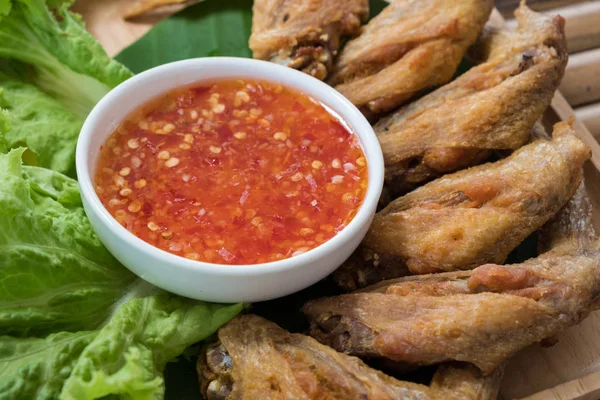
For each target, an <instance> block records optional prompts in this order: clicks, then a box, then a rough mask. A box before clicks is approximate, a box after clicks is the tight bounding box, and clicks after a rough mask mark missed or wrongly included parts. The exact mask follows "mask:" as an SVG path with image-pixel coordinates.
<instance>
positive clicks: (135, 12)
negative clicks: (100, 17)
mask: <svg viewBox="0 0 600 400" xmlns="http://www.w3.org/2000/svg"><path fill="white" fill-rule="evenodd" d="M193 2H195V1H194V0H134V1H133V2H132V4H131V5H130V6H129V7H128V8H127V9H126V10H125V13H124V14H123V18H125V19H133V18H136V17H139V16H140V15H143V14H145V13H147V12H149V11H152V10H154V9H156V8H160V7H164V6H169V5H173V4H183V3H193Z"/></svg>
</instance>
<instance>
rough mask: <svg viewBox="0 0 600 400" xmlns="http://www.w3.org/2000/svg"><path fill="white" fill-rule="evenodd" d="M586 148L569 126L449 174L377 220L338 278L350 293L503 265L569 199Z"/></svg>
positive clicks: (561, 125)
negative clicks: (391, 281) (393, 282)
mask: <svg viewBox="0 0 600 400" xmlns="http://www.w3.org/2000/svg"><path fill="white" fill-rule="evenodd" d="M589 157H590V151H589V149H588V148H587V147H586V146H585V145H584V144H583V143H582V142H581V141H580V140H579V139H577V138H576V137H575V136H574V131H573V128H572V126H571V125H569V123H567V122H562V123H559V124H557V125H555V128H554V134H553V139H552V140H544V139H540V140H536V141H534V142H533V143H531V144H528V145H526V146H524V147H522V148H521V149H519V150H517V151H516V152H514V153H513V154H512V155H511V156H509V157H507V158H505V159H503V160H500V161H498V162H495V163H489V164H484V165H480V166H477V167H472V168H470V169H468V170H464V171H459V172H456V173H454V174H450V175H446V176H444V177H441V178H439V179H437V180H435V181H433V182H430V183H428V184H427V185H425V186H423V187H421V188H419V189H417V190H415V191H413V192H411V193H409V194H407V195H405V196H403V197H400V198H398V199H396V200H395V201H393V202H392V203H390V204H389V205H388V206H387V207H386V208H384V209H383V210H381V211H380V212H379V213H377V214H376V216H375V218H374V221H373V224H372V225H371V227H370V229H369V232H368V233H367V235H366V237H365V239H364V240H363V242H362V243H361V245H360V246H359V248H358V249H357V251H356V252H355V253H354V254H353V255H352V256H351V257H350V259H349V260H348V261H346V262H345V263H344V264H343V265H342V267H340V268H339V269H338V270H337V271H336V272H335V273H334V278H335V279H336V281H337V282H338V284H339V285H340V286H341V287H342V288H344V289H346V290H355V289H357V288H360V287H365V286H367V285H369V284H372V283H375V282H378V281H381V280H383V279H390V278H395V277H399V276H403V275H407V274H408V272H409V271H410V272H411V273H413V274H425V273H433V272H443V271H456V270H465V269H472V268H474V267H476V266H478V265H482V264H485V263H503V262H504V261H505V259H506V257H507V256H508V254H509V253H510V252H511V251H512V250H513V249H514V248H515V247H516V246H517V245H518V244H520V243H521V242H522V241H523V240H524V239H525V238H526V237H527V236H529V235H530V234H531V233H533V232H534V231H535V230H537V229H538V228H540V227H541V226H542V225H543V224H544V223H546V222H547V221H548V220H549V219H550V218H551V217H552V216H553V215H554V214H556V213H557V212H558V210H559V209H560V208H561V207H562V206H564V205H565V204H566V202H567V201H568V200H569V199H570V198H571V196H572V195H573V193H574V192H575V190H576V189H577V187H578V185H579V183H580V182H581V176H582V170H581V168H582V166H583V163H584V162H585V161H586V160H587V159H588V158H589Z"/></svg>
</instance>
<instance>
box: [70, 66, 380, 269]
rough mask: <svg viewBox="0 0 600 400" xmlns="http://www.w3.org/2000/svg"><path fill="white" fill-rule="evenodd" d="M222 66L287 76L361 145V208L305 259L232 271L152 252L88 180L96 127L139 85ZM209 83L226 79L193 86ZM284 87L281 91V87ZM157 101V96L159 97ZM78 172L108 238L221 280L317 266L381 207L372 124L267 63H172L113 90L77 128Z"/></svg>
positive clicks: (344, 102) (322, 87) (322, 88)
mask: <svg viewBox="0 0 600 400" xmlns="http://www.w3.org/2000/svg"><path fill="white" fill-rule="evenodd" d="M223 63H226V64H228V66H232V65H233V66H234V67H235V68H237V69H239V75H236V76H231V78H242V79H244V78H247V79H257V80H264V81H270V79H269V78H259V77H256V76H254V77H253V76H252V72H251V71H250V70H251V69H255V70H256V69H261V70H263V71H264V73H263V75H268V72H269V71H272V72H276V73H278V74H288V75H291V77H293V79H294V81H296V82H299V83H298V84H297V87H296V90H298V91H300V92H303V93H304V94H305V95H308V96H311V97H313V98H315V99H316V100H318V101H319V102H320V103H321V104H322V105H324V106H325V107H326V108H327V110H328V111H329V112H330V113H333V114H334V115H335V116H336V117H338V118H339V119H340V121H341V122H342V123H343V124H344V125H345V126H346V128H348V129H349V130H350V131H351V132H352V133H353V134H355V135H356V136H357V138H358V140H359V143H360V144H361V148H362V150H363V153H364V155H365V158H366V160H367V166H368V184H367V191H366V194H365V197H364V199H363V202H362V204H361V205H360V207H359V208H358V210H357V212H356V215H355V216H354V218H353V219H352V220H351V221H350V223H349V224H348V225H346V226H345V227H344V228H343V229H342V230H341V231H340V232H338V233H337V234H336V235H335V236H333V237H332V238H331V239H329V240H327V241H326V242H324V243H322V244H321V245H319V246H317V247H315V248H313V249H310V250H308V251H307V252H305V253H303V254H300V255H298V256H294V257H288V258H285V259H282V260H276V261H271V262H267V263H261V264H233V265H232V264H217V263H208V262H204V261H197V260H190V259H187V258H185V257H182V256H178V255H175V254H172V253H169V252H167V251H165V250H162V249H160V248H158V247H155V246H153V245H151V244H150V243H147V242H145V241H144V240H142V239H140V238H138V237H137V236H136V235H135V234H133V233H132V232H130V231H128V230H127V229H126V228H125V227H124V226H122V225H121V224H120V223H118V222H117V220H116V219H115V218H114V217H113V216H112V215H111V214H110V213H109V211H108V210H107V209H106V207H105V206H104V205H103V204H102V202H101V201H100V199H99V197H98V195H97V193H96V191H95V189H94V185H93V178H92V171H93V169H92V170H91V169H90V168H88V158H89V153H90V150H91V146H92V143H91V142H92V137H93V135H94V133H95V130H96V127H97V126H98V125H99V124H100V123H102V121H103V117H104V114H106V113H108V112H109V111H110V109H111V108H113V107H114V104H115V103H118V102H119V100H120V98H121V97H122V96H123V95H124V94H125V93H128V92H130V91H132V90H135V89H136V87H137V86H138V85H141V84H142V83H144V82H148V81H149V80H152V79H153V78H154V77H156V76H157V75H160V74H163V73H165V71H171V73H173V74H176V71H177V70H180V69H185V68H187V67H190V66H191V67H195V68H208V67H212V68H214V67H216V66H218V65H220V64H223ZM211 79H227V78H226V77H218V78H211V77H210V76H206V77H199V78H198V79H197V80H196V82H198V83H200V82H203V81H210V80H211ZM271 81H273V80H271ZM192 84H193V83H192ZM283 85H284V86H285V84H283ZM181 86H183V85H173V87H172V88H170V89H167V90H165V91H163V92H162V93H168V91H169V90H174V89H177V88H178V87H181ZM299 86H304V87H307V86H310V87H311V89H310V91H311V92H329V93H328V95H329V97H331V100H330V101H329V102H325V101H324V100H322V99H321V98H320V97H322V96H323V93H321V95H317V94H311V93H307V91H308V88H307V91H306V92H305V91H303V90H302V89H298V87H299ZM158 96H160V94H159V95H158ZM155 97H156V96H155ZM150 100H152V97H149V98H146V99H144V101H141V102H140V103H139V104H138V105H136V108H138V107H140V106H142V105H143V104H145V103H147V102H148V101H150ZM332 103H336V104H332ZM336 109H337V110H340V111H341V110H343V112H338V111H336ZM341 114H346V117H342V115H341ZM105 140H106V139H105ZM92 168H95V167H92ZM76 171H77V178H78V182H79V187H80V191H81V196H82V198H83V199H84V201H87V204H88V205H89V208H90V209H91V212H93V213H95V214H96V216H98V217H99V220H100V222H101V223H103V224H104V225H105V226H106V227H107V228H108V230H109V231H110V232H111V234H113V235H116V236H117V238H118V239H119V240H121V241H123V242H126V243H127V244H128V245H129V246H131V247H133V248H134V249H135V250H137V251H138V252H142V253H145V254H146V255H148V256H150V257H151V258H153V259H155V260H156V261H157V262H160V263H165V264H169V265H170V266H172V265H174V264H176V265H177V266H178V267H179V268H183V269H187V270H192V271H196V272H202V273H209V274H218V275H222V276H240V275H243V276H257V275H263V274H269V273H274V272H281V271H285V270H290V269H294V268H297V267H298V266H301V265H305V264H307V263H310V262H312V261H314V260H319V259H321V258H323V257H325V256H326V255H327V254H329V253H332V252H336V251H338V250H339V249H340V248H342V247H343V246H344V244H345V243H346V242H348V241H349V240H350V239H351V238H352V236H353V235H355V234H357V232H358V231H359V229H360V227H361V226H363V225H364V224H365V223H369V222H370V219H371V218H372V215H373V214H374V212H375V210H376V208H377V204H378V202H379V197H380V195H381V191H382V188H383V179H384V163H383V153H382V151H381V147H380V145H379V141H378V139H377V136H376V135H375V132H374V130H373V128H372V126H371V124H370V123H369V122H368V121H367V119H366V118H365V117H364V116H363V114H362V113H361V112H360V111H359V110H358V109H357V108H356V107H355V106H354V104H352V103H351V102H350V101H349V100H348V99H346V98H345V97H344V96H343V95H342V94H341V93H339V92H338V91H336V90H335V89H334V88H333V87H331V86H329V85H327V84H325V83H324V82H322V81H320V80H318V79H316V78H314V77H312V76H310V75H307V74H305V73H303V72H300V71H297V70H295V69H292V68H288V67H285V66H281V65H278V64H274V63H271V62H267V61H261V60H254V59H248V58H237V57H207V58H193V59H187V60H182V61H175V62H172V63H168V64H164V65H161V66H158V67H154V68H152V69H149V70H147V71H144V72H142V73H140V74H137V75H135V76H133V77H132V78H129V79H127V80H126V81H124V82H123V83H121V84H120V85H118V86H117V87H115V88H114V89H112V90H111V91H110V92H109V93H108V94H106V95H105V96H104V97H103V98H102V99H101V100H100V101H99V102H98V103H97V104H96V105H95V106H94V108H93V109H92V111H91V112H90V113H89V115H88V116H87V118H86V120H85V122H84V124H83V126H82V128H81V131H80V135H79V138H78V141H77V149H76ZM87 212H88V210H87V209H86V213H87Z"/></svg>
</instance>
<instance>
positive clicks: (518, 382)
mask: <svg viewBox="0 0 600 400" xmlns="http://www.w3.org/2000/svg"><path fill="white" fill-rule="evenodd" d="M517 2H518V1H517V0H504V1H500V6H501V10H502V11H504V12H505V13H506V10H507V9H508V7H509V6H510V7H513V6H514V4H515V3H517ZM531 3H532V4H533V6H534V8H542V9H544V8H547V7H548V6H549V5H552V6H556V5H561V6H562V5H564V3H565V1H564V0H562V1H531ZM569 3H573V0H570V1H569ZM127 6H128V1H121V0H79V1H77V2H76V3H75V6H74V9H75V11H77V12H79V13H81V14H82V15H83V16H84V19H85V21H86V22H87V27H88V29H89V30H90V32H92V34H93V35H94V36H95V37H96V38H98V40H99V41H100V42H101V43H102V44H103V45H104V47H105V48H106V49H107V51H108V52H109V54H110V55H114V54H116V53H117V52H118V51H119V50H120V49H122V48H123V47H124V46H126V45H127V44H129V43H131V42H133V41H135V40H136V39H137V38H139V37H140V36H142V35H143V34H144V33H145V32H146V31H147V30H148V29H149V28H150V27H151V26H152V25H153V24H154V23H156V21H158V20H160V19H161V18H164V17H165V16H167V15H169V13H171V12H173V8H171V9H169V10H167V11H165V12H164V13H159V14H154V15H152V16H150V17H147V18H145V19H143V20H139V21H136V23H128V22H125V21H123V20H122V19H121V17H120V16H121V15H122V14H123V11H124V9H125V8H126V7H127ZM547 12H549V13H557V12H559V13H561V14H562V15H563V16H565V17H566V18H567V36H568V38H569V45H570V46H571V48H572V49H574V50H575V51H576V53H575V54H574V55H573V56H572V57H571V60H570V62H569V67H568V70H567V73H566V76H565V79H564V81H563V84H562V86H561V91H564V93H565V95H566V97H567V99H569V100H571V101H573V102H574V104H578V105H579V104H582V105H583V104H584V102H589V103H590V104H587V105H585V106H582V107H578V108H576V109H575V113H576V114H577V116H578V117H579V118H580V119H582V120H584V121H585V122H586V123H590V124H591V125H590V126H591V127H592V128H593V129H597V130H595V132H596V134H597V135H600V129H599V128H600V126H599V125H600V123H599V122H598V121H599V120H600V119H599V118H598V117H599V116H600V91H599V90H598V89H600V86H597V84H600V79H598V78H600V77H599V76H598V75H597V74H598V73H599V72H600V68H599V65H600V63H599V60H600V57H599V55H600V53H599V51H600V50H593V49H592V48H594V47H600V1H595V2H589V1H588V2H582V1H576V2H575V4H571V5H568V6H566V7H563V8H560V9H559V10H554V9H553V10H550V11H547ZM491 21H492V23H494V24H495V25H498V24H503V23H504V21H503V18H502V16H501V14H500V13H499V12H497V11H496V12H495V13H494V14H493V15H492V19H491ZM507 24H508V25H511V24H513V22H511V21H508V22H507ZM588 88H590V89H588ZM571 116H573V110H572V109H571V107H570V106H569V104H568V103H567V101H566V100H565V97H563V96H562V94H560V93H557V94H556V96H555V98H554V100H553V103H552V108H551V109H549V110H548V112H547V113H546V115H545V116H544V122H545V123H547V124H552V123H553V122H556V121H558V120H559V119H562V120H566V119H568V118H570V117H571ZM594 121H595V122H594ZM594 124H598V125H594ZM576 129H577V131H578V134H579V136H580V138H581V139H582V140H583V141H584V142H585V143H586V144H587V145H588V146H589V147H590V148H591V149H592V152H593V158H592V161H591V162H589V163H588V164H587V165H586V168H585V177H586V184H587V188H588V191H589V192H590V195H591V197H592V199H593V200H594V207H595V210H596V213H595V215H594V217H595V222H596V227H597V228H600V146H599V145H598V142H597V141H596V140H595V139H594V137H593V136H592V135H591V134H590V132H589V131H588V130H587V129H586V128H585V126H583V125H582V124H581V123H580V122H577V123H576ZM500 396H501V399H503V400H508V399H515V398H526V399H528V400H542V399H558V400H567V399H569V400H570V399H580V400H597V399H600V312H596V313H593V314H592V315H591V316H590V317H589V318H588V319H586V320H585V321H584V322H583V323H582V324H580V325H578V326H576V327H572V328H571V329H569V330H567V331H566V332H564V333H563V334H562V335H561V336H560V341H559V343H558V344H557V345H555V346H554V347H552V348H547V349H543V348H541V347H540V346H538V345H535V346H531V347H530V348H528V349H525V350H524V351H522V352H521V353H519V354H518V355H517V356H516V357H515V358H514V359H513V360H511V361H510V363H509V365H508V367H507V368H506V374H505V379H504V383H503V386H502V388H501V394H500Z"/></svg>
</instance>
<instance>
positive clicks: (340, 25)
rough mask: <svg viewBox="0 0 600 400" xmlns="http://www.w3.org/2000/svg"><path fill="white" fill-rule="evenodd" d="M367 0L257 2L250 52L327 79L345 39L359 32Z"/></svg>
mask: <svg viewBox="0 0 600 400" xmlns="http://www.w3.org/2000/svg"><path fill="white" fill-rule="evenodd" d="M368 12H369V4H368V1H367V0H347V1H343V2H339V1H336V0H256V1H254V7H253V16H252V36H251V37H250V49H251V50H252V52H253V55H254V58H258V59H261V60H269V61H273V62H276V63H279V64H283V65H287V66H289V67H291V68H296V69H299V70H302V71H304V72H306V73H308V74H310V75H313V76H314V77H316V78H318V79H325V77H326V76H327V74H328V73H329V70H330V69H331V66H332V64H333V58H334V57H335V55H337V51H338V47H339V45H340V41H341V40H342V38H344V37H346V36H352V35H355V34H356V33H358V30H359V29H360V24H361V21H362V20H364V19H366V17H367V15H368Z"/></svg>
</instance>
